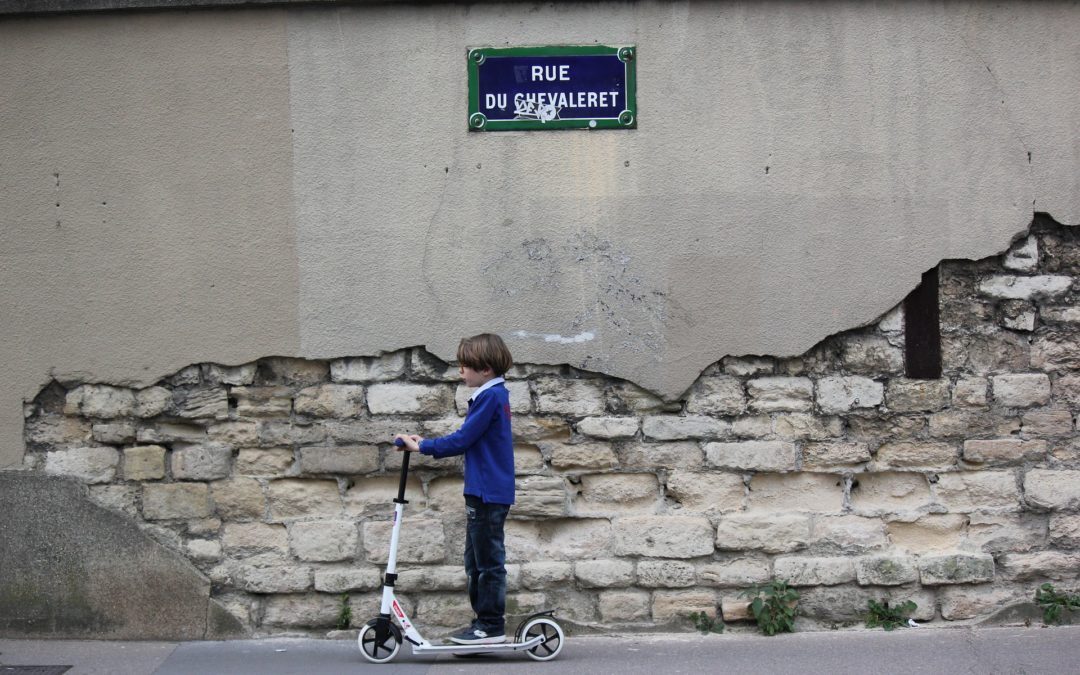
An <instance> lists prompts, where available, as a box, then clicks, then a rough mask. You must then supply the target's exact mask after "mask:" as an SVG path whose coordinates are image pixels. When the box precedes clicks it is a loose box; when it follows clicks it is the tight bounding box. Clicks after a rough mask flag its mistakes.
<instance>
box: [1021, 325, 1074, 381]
mask: <svg viewBox="0 0 1080 675" xmlns="http://www.w3.org/2000/svg"><path fill="white" fill-rule="evenodd" d="M1031 366H1032V367H1033V368H1038V369H1039V370H1043V371H1046V372H1048V373H1068V372H1076V370H1077V369H1080V349H1077V346H1076V337H1075V336H1074V335H1073V333H1072V332H1071V331H1068V330H1064V331H1061V330H1051V331H1048V332H1046V333H1042V332H1040V334H1039V335H1037V336H1036V337H1035V338H1034V339H1033V340H1032V341H1031Z"/></svg>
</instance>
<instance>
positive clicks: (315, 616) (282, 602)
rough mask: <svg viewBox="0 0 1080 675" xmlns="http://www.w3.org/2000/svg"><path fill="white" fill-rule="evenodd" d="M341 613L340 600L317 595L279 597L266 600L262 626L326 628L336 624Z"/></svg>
mask: <svg viewBox="0 0 1080 675" xmlns="http://www.w3.org/2000/svg"><path fill="white" fill-rule="evenodd" d="M340 611H341V606H340V600H339V599H338V598H336V597H334V596H327V595H320V594H317V593H312V594H305V595H279V596H271V597H269V598H267V599H266V605H265V610H264V613H263V624H265V625H270V626H297V627H304V628H311V627H321V628H326V627H330V626H334V625H336V624H337V618H338V614H339V613H340Z"/></svg>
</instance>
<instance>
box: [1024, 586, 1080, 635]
mask: <svg viewBox="0 0 1080 675" xmlns="http://www.w3.org/2000/svg"><path fill="white" fill-rule="evenodd" d="M1035 602H1036V604H1038V605H1039V607H1042V611H1043V623H1044V624H1046V625H1050V624H1053V623H1060V622H1061V612H1062V611H1064V610H1067V611H1070V612H1072V611H1076V610H1078V609H1080V595H1077V594H1076V593H1063V592H1058V590H1057V589H1055V588H1054V585H1053V584H1050V583H1045V584H1043V585H1042V586H1039V587H1038V588H1037V589H1036V590H1035Z"/></svg>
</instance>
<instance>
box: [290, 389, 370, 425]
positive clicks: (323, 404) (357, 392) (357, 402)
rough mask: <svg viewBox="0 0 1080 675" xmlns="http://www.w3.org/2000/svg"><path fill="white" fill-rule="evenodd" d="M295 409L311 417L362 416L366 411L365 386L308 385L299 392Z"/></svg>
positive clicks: (294, 403) (300, 413)
mask: <svg viewBox="0 0 1080 675" xmlns="http://www.w3.org/2000/svg"><path fill="white" fill-rule="evenodd" d="M293 410H295V411H296V414H298V415H307V416H309V417H346V418H347V417H360V416H361V415H363V413H364V388H363V387H362V386H360V385H358V384H320V385H316V386H314V387H307V388H305V389H301V390H300V391H299V392H297V394H296V398H295V400H294V401H293Z"/></svg>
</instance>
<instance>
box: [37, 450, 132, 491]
mask: <svg viewBox="0 0 1080 675" xmlns="http://www.w3.org/2000/svg"><path fill="white" fill-rule="evenodd" d="M119 463H120V453H119V452H117V450H116V448H112V447H102V448H72V449H70V450H56V451H54V452H49V453H46V454H45V473H47V474H49V475H50V476H71V477H72V478H77V479H79V480H81V481H82V482H84V483H108V482H110V481H111V480H112V479H113V478H114V477H115V476H116V467H117V465H118V464H119Z"/></svg>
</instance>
